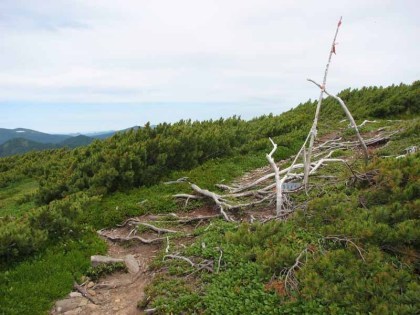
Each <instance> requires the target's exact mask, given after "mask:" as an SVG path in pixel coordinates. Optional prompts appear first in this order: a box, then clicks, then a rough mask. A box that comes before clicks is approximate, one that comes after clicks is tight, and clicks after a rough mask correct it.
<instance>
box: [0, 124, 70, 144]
mask: <svg viewBox="0 0 420 315" xmlns="http://www.w3.org/2000/svg"><path fill="white" fill-rule="evenodd" d="M16 138H22V139H26V140H31V141H35V142H39V143H53V144H55V143H59V142H61V141H64V140H66V139H68V138H71V136H70V135H57V134H49V133H44V132H40V131H36V130H32V129H26V128H16V129H6V128H0V144H3V143H5V142H6V141H9V140H11V139H16Z"/></svg>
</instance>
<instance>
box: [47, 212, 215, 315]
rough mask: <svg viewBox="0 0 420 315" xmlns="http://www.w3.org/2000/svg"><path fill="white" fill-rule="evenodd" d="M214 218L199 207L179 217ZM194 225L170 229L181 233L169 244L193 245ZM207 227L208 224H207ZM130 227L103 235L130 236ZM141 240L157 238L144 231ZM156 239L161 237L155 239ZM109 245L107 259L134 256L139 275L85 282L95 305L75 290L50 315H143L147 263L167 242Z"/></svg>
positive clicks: (121, 274) (149, 217)
mask: <svg viewBox="0 0 420 315" xmlns="http://www.w3.org/2000/svg"><path fill="white" fill-rule="evenodd" d="M211 214H214V209H212V207H202V208H200V209H196V210H194V211H192V212H189V213H184V214H182V213H179V214H178V216H180V217H183V218H196V217H199V216H206V215H211ZM133 219H136V220H139V221H141V222H149V223H153V221H154V220H156V219H157V216H154V215H146V216H141V217H135V218H133ZM197 224H202V222H196V223H195V224H193V225H187V224H177V225H176V226H174V228H173V229H175V230H177V231H179V232H182V233H183V235H185V236H183V237H180V238H176V239H174V240H171V242H173V243H174V245H175V244H181V243H183V244H188V243H191V242H192V241H193V239H192V237H191V236H190V235H189V233H190V232H192V231H193V229H194V227H195V226H196V225H197ZM207 224H208V223H207ZM132 229H133V227H132V226H129V225H125V226H123V227H116V228H113V229H109V230H107V231H106V234H107V235H110V236H113V237H126V236H127V235H129V234H130V233H133V232H132ZM141 237H143V238H145V239H153V238H156V237H157V236H156V234H155V233H154V232H151V231H144V232H143V233H141ZM158 237H162V235H161V236H158ZM106 241H107V243H108V252H107V256H110V257H113V258H124V257H126V256H127V255H133V256H134V258H135V260H136V261H137V263H138V265H139V272H138V273H136V274H130V273H124V272H116V273H114V274H112V275H108V276H106V277H103V278H101V279H99V280H97V281H95V282H87V283H85V284H84V286H83V288H84V289H86V290H87V292H88V293H89V295H90V296H91V297H92V298H93V299H94V300H95V302H96V304H94V303H92V302H91V301H89V299H87V298H85V297H83V296H82V295H81V294H79V293H78V292H77V291H76V290H74V291H73V292H72V293H70V295H69V296H68V297H66V298H65V299H63V300H59V301H57V302H56V304H55V306H54V307H53V309H52V310H51V312H50V314H53V315H57V314H64V315H75V314H88V315H111V314H112V315H114V314H115V315H137V314H143V312H141V311H140V310H139V309H138V308H137V303H138V301H140V300H142V299H143V298H144V294H145V293H144V290H145V288H146V286H147V285H148V284H149V283H150V281H151V280H152V279H153V277H154V275H155V272H153V271H150V270H149V266H150V263H151V262H152V260H153V259H154V258H155V257H156V256H157V255H158V253H159V251H161V249H162V247H163V246H166V242H161V243H152V244H142V243H140V242H136V241H130V242H115V241H111V240H109V239H106Z"/></svg>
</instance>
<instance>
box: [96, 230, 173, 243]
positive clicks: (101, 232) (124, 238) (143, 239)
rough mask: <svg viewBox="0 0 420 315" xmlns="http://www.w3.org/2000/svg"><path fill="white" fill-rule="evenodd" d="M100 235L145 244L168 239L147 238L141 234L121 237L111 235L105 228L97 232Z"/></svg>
mask: <svg viewBox="0 0 420 315" xmlns="http://www.w3.org/2000/svg"><path fill="white" fill-rule="evenodd" d="M97 233H98V234H99V235H100V236H103V237H105V238H107V239H109V240H111V241H114V242H128V241H133V240H136V241H140V242H141V243H143V244H155V243H161V242H163V240H166V238H165V237H159V238H153V239H146V238H143V237H140V236H127V237H120V236H111V235H107V234H106V233H104V231H103V230H99V231H98V232H97Z"/></svg>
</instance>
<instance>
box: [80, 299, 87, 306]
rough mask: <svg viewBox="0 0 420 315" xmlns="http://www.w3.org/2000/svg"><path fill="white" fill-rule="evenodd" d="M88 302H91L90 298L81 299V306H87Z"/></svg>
mask: <svg viewBox="0 0 420 315" xmlns="http://www.w3.org/2000/svg"><path fill="white" fill-rule="evenodd" d="M88 303H89V300H88V299H83V300H81V301H80V303H79V306H85V305H87V304H88Z"/></svg>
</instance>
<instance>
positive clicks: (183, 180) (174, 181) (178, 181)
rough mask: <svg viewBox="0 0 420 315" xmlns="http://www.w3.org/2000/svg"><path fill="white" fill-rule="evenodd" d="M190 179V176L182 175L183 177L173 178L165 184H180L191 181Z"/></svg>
mask: <svg viewBox="0 0 420 315" xmlns="http://www.w3.org/2000/svg"><path fill="white" fill-rule="evenodd" d="M188 179H189V178H188V177H181V178H178V179H177V180H171V181H169V182H165V183H164V184H165V185H172V184H179V183H189V181H188Z"/></svg>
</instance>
